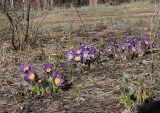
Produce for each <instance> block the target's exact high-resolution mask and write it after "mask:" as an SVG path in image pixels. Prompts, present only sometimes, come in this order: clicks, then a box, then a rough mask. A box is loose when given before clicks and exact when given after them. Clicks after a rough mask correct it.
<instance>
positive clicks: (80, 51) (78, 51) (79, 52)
mask: <svg viewBox="0 0 160 113" xmlns="http://www.w3.org/2000/svg"><path fill="white" fill-rule="evenodd" d="M82 51H83V49H82V48H81V47H80V48H78V49H75V51H74V53H75V54H76V55H80V54H81V53H82Z"/></svg>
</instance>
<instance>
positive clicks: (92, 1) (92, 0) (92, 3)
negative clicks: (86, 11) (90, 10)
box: [89, 0, 98, 6]
mask: <svg viewBox="0 0 160 113" xmlns="http://www.w3.org/2000/svg"><path fill="white" fill-rule="evenodd" d="M97 3H98V1H97V0H89V5H90V6H97Z"/></svg>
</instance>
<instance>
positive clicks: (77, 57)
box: [74, 55, 82, 62]
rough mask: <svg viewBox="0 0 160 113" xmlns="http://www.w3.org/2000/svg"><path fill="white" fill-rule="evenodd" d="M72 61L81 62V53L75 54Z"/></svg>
mask: <svg viewBox="0 0 160 113" xmlns="http://www.w3.org/2000/svg"><path fill="white" fill-rule="evenodd" d="M74 61H76V62H81V61H82V55H76V56H75V57H74Z"/></svg>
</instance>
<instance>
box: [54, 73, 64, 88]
mask: <svg viewBox="0 0 160 113" xmlns="http://www.w3.org/2000/svg"><path fill="white" fill-rule="evenodd" d="M63 83H64V79H63V78H62V75H61V76H58V75H57V74H56V75H55V77H53V85H55V86H61V85H62V84H63Z"/></svg>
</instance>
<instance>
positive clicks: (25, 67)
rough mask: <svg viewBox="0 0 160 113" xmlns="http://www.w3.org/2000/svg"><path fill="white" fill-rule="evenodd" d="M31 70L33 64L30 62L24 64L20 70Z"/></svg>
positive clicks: (25, 71)
mask: <svg viewBox="0 0 160 113" xmlns="http://www.w3.org/2000/svg"><path fill="white" fill-rule="evenodd" d="M30 70H31V65H30V64H23V65H22V67H21V69H20V72H24V73H27V72H28V71H30Z"/></svg>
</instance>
